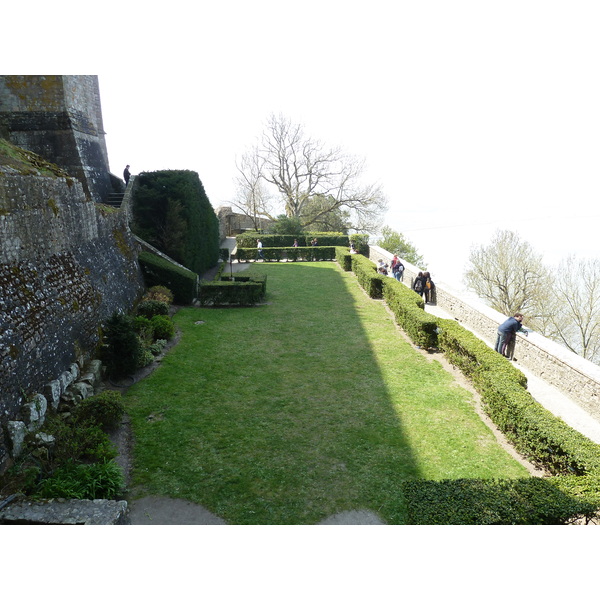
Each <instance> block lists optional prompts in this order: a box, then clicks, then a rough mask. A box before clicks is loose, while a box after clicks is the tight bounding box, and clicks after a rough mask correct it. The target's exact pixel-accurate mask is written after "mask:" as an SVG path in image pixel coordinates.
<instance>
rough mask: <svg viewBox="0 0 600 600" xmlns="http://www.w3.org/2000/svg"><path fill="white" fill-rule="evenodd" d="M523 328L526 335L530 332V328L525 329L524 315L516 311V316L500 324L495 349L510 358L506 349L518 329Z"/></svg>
mask: <svg viewBox="0 0 600 600" xmlns="http://www.w3.org/2000/svg"><path fill="white" fill-rule="evenodd" d="M521 330H522V331H523V333H524V334H525V335H527V334H528V333H529V330H527V329H523V315H522V314H521V313H515V314H514V316H512V317H509V318H508V319H506V321H504V323H501V324H500V325H499V326H498V337H497V338H496V345H495V346H494V350H495V351H496V352H499V353H500V354H502V356H506V357H507V358H508V356H507V353H506V350H507V348H508V346H509V345H510V343H511V342H512V340H513V338H514V336H515V334H516V333H517V331H521Z"/></svg>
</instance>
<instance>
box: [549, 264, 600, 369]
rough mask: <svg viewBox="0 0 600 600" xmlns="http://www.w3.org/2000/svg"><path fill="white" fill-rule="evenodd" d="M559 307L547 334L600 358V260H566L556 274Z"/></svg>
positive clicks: (555, 288)
mask: <svg viewBox="0 0 600 600" xmlns="http://www.w3.org/2000/svg"><path fill="white" fill-rule="evenodd" d="M553 296H554V300H555V306H557V307H558V310H556V311H555V312H554V313H553V314H552V315H551V317H550V319H549V321H550V325H551V326H552V327H553V328H552V329H550V330H549V331H547V332H546V334H545V335H547V336H548V337H550V338H551V339H554V340H555V341H558V342H560V343H562V344H564V345H565V346H566V347H567V348H569V349H570V350H572V351H573V352H576V353H577V354H579V355H581V356H583V357H584V358H587V359H588V360H591V361H594V362H598V360H600V261H599V260H598V259H581V260H577V259H576V258H575V257H574V256H569V257H567V258H566V259H564V260H563V261H562V262H561V264H560V266H559V268H558V270H557V271H556V275H555V277H554V286H553Z"/></svg>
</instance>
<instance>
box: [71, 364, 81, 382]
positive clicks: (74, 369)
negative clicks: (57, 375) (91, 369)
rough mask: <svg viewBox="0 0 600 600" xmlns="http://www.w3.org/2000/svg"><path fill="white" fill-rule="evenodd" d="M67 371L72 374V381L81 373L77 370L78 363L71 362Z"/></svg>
mask: <svg viewBox="0 0 600 600" xmlns="http://www.w3.org/2000/svg"><path fill="white" fill-rule="evenodd" d="M69 372H70V373H71V375H72V376H73V381H77V378H78V377H79V374H80V373H81V371H80V370H79V365H78V364H77V363H72V364H71V367H70V368H69Z"/></svg>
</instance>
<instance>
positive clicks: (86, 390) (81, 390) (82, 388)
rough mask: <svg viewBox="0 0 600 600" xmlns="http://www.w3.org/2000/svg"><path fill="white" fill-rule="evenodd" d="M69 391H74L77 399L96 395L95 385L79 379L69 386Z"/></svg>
mask: <svg viewBox="0 0 600 600" xmlns="http://www.w3.org/2000/svg"><path fill="white" fill-rule="evenodd" d="M69 392H71V393H73V394H74V396H75V398H76V399H77V400H83V399H85V398H89V397H90V396H93V395H94V386H92V385H90V384H89V383H86V382H84V381H78V382H77V383H74V384H73V385H71V386H70V387H69Z"/></svg>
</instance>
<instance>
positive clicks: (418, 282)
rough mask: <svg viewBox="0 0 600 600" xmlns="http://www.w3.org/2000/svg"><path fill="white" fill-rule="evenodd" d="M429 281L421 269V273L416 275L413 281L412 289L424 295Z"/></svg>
mask: <svg viewBox="0 0 600 600" xmlns="http://www.w3.org/2000/svg"><path fill="white" fill-rule="evenodd" d="M426 283H427V279H425V276H424V275H423V273H422V272H421V271H419V274H418V275H417V276H416V277H415V280H414V281H413V285H412V289H413V290H414V291H415V292H417V294H419V296H423V294H424V293H425V284H426Z"/></svg>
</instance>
